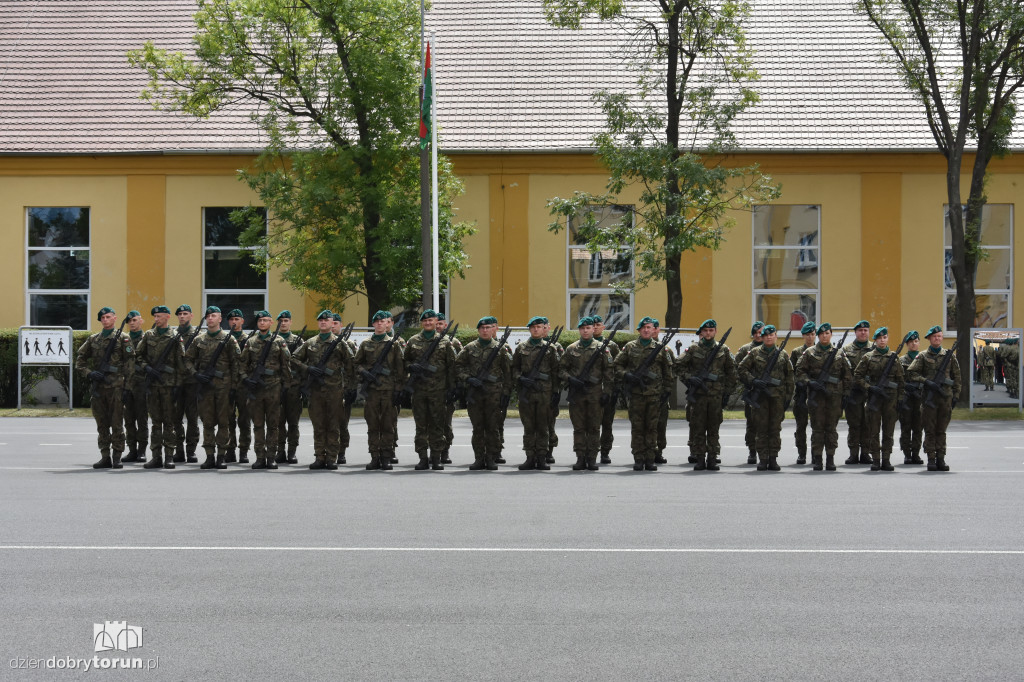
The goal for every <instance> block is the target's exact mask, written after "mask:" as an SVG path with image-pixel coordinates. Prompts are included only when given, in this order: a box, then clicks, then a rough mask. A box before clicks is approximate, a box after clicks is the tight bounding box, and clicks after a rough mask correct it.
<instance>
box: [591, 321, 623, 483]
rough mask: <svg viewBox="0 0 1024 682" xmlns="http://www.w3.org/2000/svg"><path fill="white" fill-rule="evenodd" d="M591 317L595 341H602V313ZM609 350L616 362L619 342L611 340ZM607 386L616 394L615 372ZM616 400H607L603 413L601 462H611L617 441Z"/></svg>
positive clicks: (609, 390) (611, 392) (610, 391)
mask: <svg viewBox="0 0 1024 682" xmlns="http://www.w3.org/2000/svg"><path fill="white" fill-rule="evenodd" d="M590 317H591V319H593V320H594V341H596V342H597V343H601V342H602V338H601V337H602V336H603V335H604V319H603V318H602V317H601V316H600V315H591V316H590ZM608 352H609V353H611V356H612V362H613V363H614V362H615V358H617V357H618V356H619V344H617V343H615V341H611V342H610V343H609V344H608ZM607 382H608V383H607V384H606V388H607V389H608V393H609V396H612V395H615V373H614V372H612V374H611V375H610V376H609V377H608V379H607ZM616 407H617V405H615V401H613V400H611V399H609V400H607V401H606V404H605V406H604V411H603V412H602V413H601V464H611V463H612V458H611V452H612V445H614V443H615V435H614V434H613V433H612V426H613V424H614V423H615V408H616Z"/></svg>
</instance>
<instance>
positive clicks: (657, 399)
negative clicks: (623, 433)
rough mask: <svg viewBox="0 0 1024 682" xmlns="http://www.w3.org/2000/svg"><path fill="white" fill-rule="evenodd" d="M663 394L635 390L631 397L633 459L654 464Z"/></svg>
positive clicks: (630, 417)
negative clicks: (650, 393)
mask: <svg viewBox="0 0 1024 682" xmlns="http://www.w3.org/2000/svg"><path fill="white" fill-rule="evenodd" d="M661 402H662V401H661V396H660V395H657V394H656V395H643V394H642V393H638V392H634V393H633V394H632V395H631V396H630V399H629V426H630V443H629V447H630V450H631V451H632V453H633V461H634V462H638V463H644V464H654V458H655V456H656V455H657V454H658V417H659V416H660V415H661Z"/></svg>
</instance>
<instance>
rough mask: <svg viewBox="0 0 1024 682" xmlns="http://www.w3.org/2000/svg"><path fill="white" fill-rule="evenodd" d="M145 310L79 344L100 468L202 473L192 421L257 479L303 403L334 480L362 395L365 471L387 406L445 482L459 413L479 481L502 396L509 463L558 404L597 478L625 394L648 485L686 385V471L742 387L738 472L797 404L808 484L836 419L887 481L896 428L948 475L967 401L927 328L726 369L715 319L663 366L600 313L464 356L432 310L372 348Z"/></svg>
mask: <svg viewBox="0 0 1024 682" xmlns="http://www.w3.org/2000/svg"><path fill="white" fill-rule="evenodd" d="M151 315H152V317H153V326H152V328H151V329H149V330H146V331H144V330H143V320H142V316H141V315H140V314H139V313H138V312H137V311H134V310H133V311H131V312H129V314H128V317H127V318H126V320H125V321H124V322H122V324H121V327H117V326H116V324H117V316H116V314H115V311H114V310H112V309H111V308H106V307H105V308H103V309H101V310H100V311H99V314H98V319H99V321H100V323H101V324H102V327H103V329H102V331H100V332H99V333H96V334H93V335H92V336H90V337H89V339H88V340H87V341H86V342H85V343H83V345H82V346H81V348H80V349H79V352H78V371H79V372H80V373H82V375H83V376H85V377H86V378H87V379H89V380H90V382H91V385H92V410H93V415H94V417H95V419H96V424H97V431H98V433H99V439H98V443H99V448H100V452H101V459H100V460H99V461H98V462H96V463H95V464H94V465H93V466H94V468H97V469H100V468H122V464H121V462H122V461H126V462H137V461H142V460H145V450H146V445H147V436H148V444H149V447H150V450H151V454H152V457H151V458H150V459H149V460H148V461H146V462H145V465H144V466H145V468H147V469H155V468H166V469H173V468H175V464H176V463H181V462H192V463H198V458H197V456H196V448H197V446H198V444H199V428H198V421H201V422H202V425H203V430H202V437H203V438H202V446H203V450H204V451H205V454H206V459H205V461H204V462H203V463H202V464H201V465H200V468H201V469H224V468H227V465H228V464H231V463H235V462H238V463H248V462H249V459H248V453H249V448H250V446H251V447H252V450H253V454H254V456H255V461H254V462H253V463H252V468H253V469H276V468H278V467H277V465H278V464H283V463H290V464H295V463H297V461H298V460H297V458H296V449H297V447H298V443H299V430H298V424H299V417H300V415H301V412H302V404H303V399H304V398H305V399H306V400H308V404H309V419H310V421H311V422H312V426H313V454H314V461H313V462H312V463H311V464H310V465H309V468H310V469H328V470H335V469H337V468H338V464H346V463H347V462H346V450H347V448H348V447H349V442H350V438H349V428H348V427H349V417H350V415H351V410H352V405H353V403H354V402H355V401H356V399H357V396H361V397H362V398H363V399H364V400H365V413H364V414H365V421H366V427H367V444H368V448H369V455H370V462H369V463H368V464H367V465H366V469H381V470H389V469H392V465H393V464H395V463H397V461H398V460H397V457H396V452H395V450H396V446H397V419H398V412H399V409H398V406H399V405H400V404H401V402H402V401H403V400H409V401H411V404H412V413H413V417H414V420H415V440H414V448H415V452H416V454H417V455H418V457H419V461H418V463H417V464H416V465H415V469H417V470H427V469H432V470H442V469H444V465H445V464H450V463H451V459H450V458H449V449H450V448H451V446H452V439H453V433H452V428H451V422H452V413H453V411H454V409H455V406H456V404H458V403H463V404H465V406H466V409H467V411H468V414H469V418H470V421H471V423H472V428H473V436H472V447H473V454H474V462H473V464H472V465H470V467H469V468H470V469H471V470H492V471H493V470H496V469H497V468H498V465H499V464H504V463H505V459H504V458H503V457H502V451H503V447H504V437H503V425H504V421H505V417H506V413H507V410H508V406H509V402H510V400H511V397H512V395H513V394H516V395H517V396H518V407H519V415H520V419H521V421H522V424H523V428H524V434H523V450H524V452H525V454H526V460H525V461H524V462H523V463H522V464H520V465H519V467H518V468H519V469H521V470H530V469H539V470H547V469H550V465H551V464H552V463H554V448H555V447H556V446H557V444H558V440H557V437H556V435H555V428H554V426H555V419H556V418H557V416H558V409H559V404H560V402H561V397H562V392H563V390H566V391H567V392H568V404H569V417H570V419H571V421H572V427H573V450H574V452H575V454H576V462H575V464H573V466H572V468H573V469H574V470H576V471H583V470H590V471H596V470H598V469H599V464H598V457H599V456H600V463H601V464H608V463H610V462H611V459H610V452H611V448H612V442H613V438H612V423H613V420H614V418H615V409H616V406H617V405H618V404H619V403H620V401H622V400H625V401H626V403H627V406H628V414H629V420H630V424H631V451H632V455H633V469H634V470H636V471H657V469H658V466H657V465H658V464H664V463H665V458H664V449H665V447H666V445H667V439H666V425H667V421H668V404H669V397H670V396H671V394H672V393H673V392H674V390H675V387H676V383H675V382H676V381H681V382H683V384H684V385H685V386H686V389H687V390H686V414H687V419H688V421H689V426H690V428H689V449H690V455H689V462H690V463H692V464H694V469H697V470H709V471H717V470H718V469H719V466H718V465H719V463H720V462H721V443H720V440H719V428H720V426H721V423H722V415H723V410H724V409H725V407H726V405H727V402H728V400H729V398H730V396H731V395H732V394H733V391H734V390H737V389H738V390H740V391H741V392H742V397H743V402H744V404H745V415H746V426H747V428H746V435H745V439H746V445H747V447H748V449H749V456H748V460H747V462H748V463H749V464H756V465H757V469H758V470H761V471H765V470H775V471H777V470H779V463H778V457H779V452H780V449H781V447H782V438H781V431H782V423H783V419H784V417H785V413H786V410H787V409H788V408H789V406H790V404H792V406H793V412H794V415H795V418H796V446H797V453H798V457H797V460H796V461H797V464H806V462H807V433H806V432H807V424H808V422H809V423H810V426H811V438H810V449H811V462H812V466H813V468H814V470H818V471H820V470H822V469H825V470H835V468H836V463H835V454H836V450H837V449H838V447H839V437H838V433H837V429H836V427H837V425H838V423H839V419H840V418H841V416H842V415H843V413H844V412H845V415H846V421H847V425H848V427H849V436H848V441H847V444H848V446H849V452H850V455H849V458H848V459H846V461H845V463H846V464H848V465H857V464H870V465H871V469H872V470H875V471H879V470H881V471H892V470H893V466H892V463H891V461H890V455H891V452H892V448H893V445H894V440H893V435H894V429H895V425H896V422H897V421H899V423H900V425H901V437H900V448H901V450H902V451H903V455H904V463H906V464H924V461H923V460H922V459H921V457H920V450H921V447H922V432H923V436H924V440H923V447H924V450H925V453H926V454H927V464H928V470H929V471H948V470H949V466H948V465H947V464H946V461H945V459H946V435H945V434H946V427H947V425H948V423H949V420H950V415H951V410H952V406H953V404H954V403H955V402H956V400H957V397H958V395H959V392H960V387H961V378H960V368H959V365H958V364H957V361H956V357H955V354H954V350H955V349H950V350H946V349H943V348H942V330H941V328H940V327H939V326H937V325H936V326H934V327H932V328H931V329H929V330H928V332H927V334H925V339H927V346H926V347H925V349H924V350H920V346H921V344H922V340H921V338H920V336H919V334H918V333H917V332H916V331H911V332H909V333H907V334H906V335H905V336H904V338H903V342H902V343H901V344H900V346H901V348H902V347H903V346H905V347H906V348H907V352H906V354H904V355H902V356H900V355H899V354H898V352H899V349H897V351H893V350H891V349H890V348H889V332H888V330H887V329H886V328H885V327H880V328H878V329H876V330H875V331H874V334H873V335H872V334H871V331H870V325H869V323H868V322H867V321H866V320H862V321H860V322H858V323H857V325H856V326H855V327H854V328H853V333H854V336H855V338H854V340H853V341H852V342H851V343H849V344H848V345H843V342H842V341H841V342H840V343H839V344H836V345H833V343H832V327H831V325H830V324H829V323H827V322H826V323H822V324H820V325H815V324H814V323H810V322H809V323H807V324H805V325H804V326H803V328H802V329H801V330H800V332H801V334H802V335H803V345H801V346H799V347H798V348H796V349H794V350H792V351H791V352H790V353H789V354H787V353H786V352H785V346H786V343H787V342H788V340H789V337H788V336H787V337H786V340H785V341H783V342H782V343H781V344H779V343H778V330H777V329H776V328H775V327H774V326H773V325H770V324H768V325H765V324H762V323H761V322H757V323H755V324H754V325H753V327H752V328H751V335H750V342H749V343H747V344H746V345H744V346H743V347H742V348H740V349H739V351H738V352H737V353H736V354H735V355H733V354H732V353H731V352H730V350H729V348H728V347H726V346H725V341H726V339H727V338H728V335H729V333H730V332H731V329H730V330H729V331H727V332H726V333H725V335H724V336H723V337H722V339H721V340H717V339H716V337H717V333H718V325H717V323H716V322H715V320H711V319H709V320H705V321H704V323H703V324H701V326H700V329H699V331H698V334H699V339H698V341H697V342H696V343H694V344H692V345H691V346H690V347H689V348H687V349H685V350H684V351H682V352H680V353H679V356H678V357H676V356H674V355H673V354H672V352H671V351H670V350H669V348H668V345H669V341H670V340H671V338H672V337H673V336H674V334H675V332H672V331H669V332H667V333H666V334H665V335H664V338H661V329H660V325H659V323H658V321H657V320H656V319H653V318H650V317H644V318H643V319H642V320H640V323H639V324H638V326H637V332H638V338H636V339H635V340H632V341H629V342H628V343H625V344H624V345H623V346H622V347H621V348H620V347H619V346H618V344H616V343H615V341H614V336H615V335H616V331H617V330H616V331H612V332H611V333H610V334H605V331H606V330H605V327H604V323H603V320H602V318H601V317H600V316H597V315H594V316H588V317H583V318H581V319H580V320H579V321H578V323H577V328H578V331H579V340H578V341H575V342H573V343H571V344H569V345H568V346H567V347H565V348H563V347H562V345H560V344H559V343H558V338H559V336H560V334H561V328H556V329H555V330H554V331H552V329H551V325H550V324H549V321H548V319H547V318H546V317H541V316H537V317H533V318H531V319H530V320H529V323H528V328H529V331H530V338H529V339H528V340H526V341H524V342H522V343H519V344H518V345H517V346H516V347H515V349H514V350H513V349H512V348H510V346H509V344H508V343H507V341H508V338H509V334H510V328H509V327H506V328H505V330H504V333H503V334H501V336H500V338H499V327H498V320H497V319H496V318H494V317H491V316H488V317H483V318H481V319H480V320H479V321H478V322H477V338H476V339H474V340H473V341H471V342H469V343H467V344H466V345H465V347H463V346H462V344H461V343H460V342H459V340H458V339H457V338H455V333H454V332H455V331H457V327H458V325H455V326H454V328H452V329H448V322H447V320H445V317H444V315H443V314H440V313H437V312H435V311H433V310H426V311H424V312H423V314H422V315H421V316H420V320H419V322H420V326H421V330H420V332H419V333H417V334H416V335H415V336H413V337H411V338H410V339H409V340H408V341H404V340H403V339H402V337H401V336H400V335H398V334H396V333H395V331H394V329H393V319H392V317H391V314H390V313H388V312H387V311H378V312H377V313H376V314H375V315H374V316H373V318H372V324H373V332H374V333H373V335H372V336H370V337H369V338H367V339H366V340H364V341H363V342H362V343H361V344H359V345H358V346H357V345H356V344H355V343H354V341H352V340H351V339H350V338H349V335H350V333H351V329H352V325H351V324H350V325H348V326H347V327H343V326H342V322H341V316H340V315H338V314H337V313H333V312H331V311H330V310H324V311H323V312H321V313H320V314H319V315H318V316H317V327H318V333H317V334H316V335H315V336H313V337H312V338H310V339H308V340H303V338H302V335H301V334H295V333H293V332H292V331H291V321H292V320H291V313H290V312H289V311H287V310H285V311H282V312H281V313H280V314H279V315H278V316H277V318H276V319H277V326H276V327H275V328H273V329H272V326H273V319H274V318H272V317H271V314H270V313H269V312H268V311H266V310H260V311H257V312H256V313H255V317H256V329H255V330H254V331H253V332H251V333H250V334H248V335H246V334H244V332H243V331H242V324H243V319H244V317H243V315H242V313H241V311H239V310H232V311H230V312H229V313H228V316H227V321H228V325H229V329H224V328H222V326H221V323H222V319H221V317H222V314H221V311H220V309H219V308H217V307H214V306H211V307H209V308H207V309H206V311H205V327H203V326H201V325H199V326H197V325H193V324H192V321H193V320H192V310H191V308H190V307H189V306H188V305H182V306H179V307H178V309H177V310H176V311H175V315H176V316H177V318H178V325H177V326H176V327H172V326H170V319H171V313H170V310H169V309H168V308H167V307H166V306H163V305H158V306H155V307H154V308H153V309H152V311H151ZM125 324H127V325H128V329H129V331H128V333H127V334H123V333H122V330H123V328H124V326H125ZM848 333H849V332H847V334H848ZM790 334H792V332H791V333H790ZM869 335H870V336H871V339H870V340H869V338H868V337H869ZM845 339H846V335H844V337H843V341H845ZM1009 374H1010V372H1007V376H1009ZM147 419H151V420H152V428H151V430H150V431H149V433H148V434H147ZM126 444H127V446H128V454H127V456H124V457H123V459H122V455H123V453H124V450H125V447H126Z"/></svg>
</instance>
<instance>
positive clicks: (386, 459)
mask: <svg viewBox="0 0 1024 682" xmlns="http://www.w3.org/2000/svg"><path fill="white" fill-rule="evenodd" d="M379 459H380V469H381V471H391V470H392V469H394V468H395V467H393V466H391V465H392V464H397V463H398V458H397V457H395V451H394V450H385V451H384V452H382V453H380V457H379Z"/></svg>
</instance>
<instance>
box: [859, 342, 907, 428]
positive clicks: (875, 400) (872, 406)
mask: <svg viewBox="0 0 1024 682" xmlns="http://www.w3.org/2000/svg"><path fill="white" fill-rule="evenodd" d="M905 343H906V340H903V341H902V342H900V345H899V348H897V349H896V352H895V353H893V354H892V355H890V356H889V359H888V360H887V361H886V363H885V368H884V369H883V370H882V374H881V376H879V377H878V381H876V382H875V385H874V386H871V387H870V388H869V389H868V391H869V392H870V393H871V396H870V397H869V398H868V404H867V409H869V410H871V411H872V412H878V411H879V410H880V409H882V406H881V404H880V403H881V401H882V398H881V396H882V395H884V394H885V391H886V389H889V388H896V382H895V381H889V374H890V373H892V366H893V363H895V362H896V360H898V359H899V355H900V351H901V350H903V345H904V344H905Z"/></svg>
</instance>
